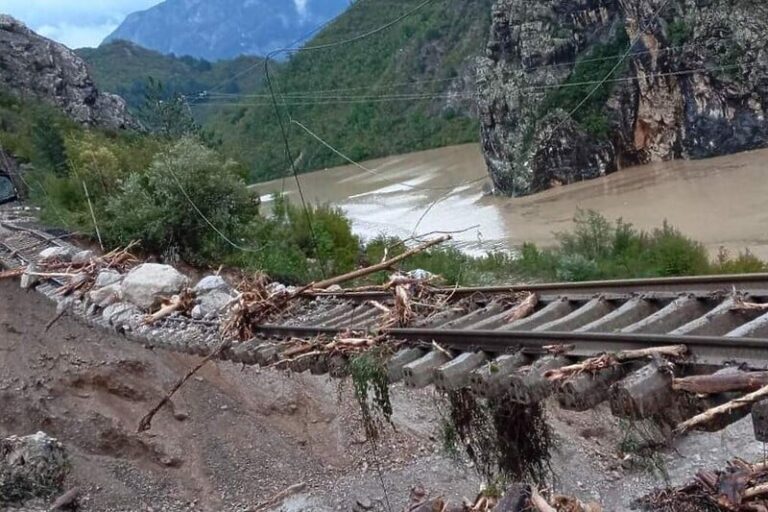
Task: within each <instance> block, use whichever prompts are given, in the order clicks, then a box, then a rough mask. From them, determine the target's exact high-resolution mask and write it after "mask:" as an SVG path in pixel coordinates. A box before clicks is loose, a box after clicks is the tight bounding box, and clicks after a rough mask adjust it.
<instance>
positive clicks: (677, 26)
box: [667, 19, 693, 47]
mask: <svg viewBox="0 0 768 512" xmlns="http://www.w3.org/2000/svg"><path fill="white" fill-rule="evenodd" d="M692 36H693V28H692V27H691V26H690V25H689V24H688V23H687V22H686V21H685V20H684V19H675V20H672V21H670V22H669V24H668V25H667V37H669V44H670V46H673V47H678V46H683V45H684V44H686V43H687V42H688V41H689V40H690V38H691V37H692Z"/></svg>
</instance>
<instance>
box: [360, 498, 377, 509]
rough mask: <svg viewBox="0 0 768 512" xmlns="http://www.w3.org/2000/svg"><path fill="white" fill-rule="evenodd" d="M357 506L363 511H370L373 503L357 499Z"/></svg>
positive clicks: (364, 499) (365, 499) (366, 499)
mask: <svg viewBox="0 0 768 512" xmlns="http://www.w3.org/2000/svg"><path fill="white" fill-rule="evenodd" d="M357 506H358V507H359V508H361V509H363V510H371V509H372V508H373V503H372V502H371V500H369V499H368V498H358V500H357Z"/></svg>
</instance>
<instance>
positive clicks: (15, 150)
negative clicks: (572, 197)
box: [0, 94, 766, 285]
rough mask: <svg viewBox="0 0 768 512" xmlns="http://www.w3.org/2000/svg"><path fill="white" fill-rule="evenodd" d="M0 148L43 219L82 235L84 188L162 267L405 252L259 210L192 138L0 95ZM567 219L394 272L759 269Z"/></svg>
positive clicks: (502, 278) (323, 270)
mask: <svg viewBox="0 0 768 512" xmlns="http://www.w3.org/2000/svg"><path fill="white" fill-rule="evenodd" d="M0 144H2V146H3V147H4V148H5V149H6V150H8V151H10V152H11V153H12V154H14V155H15V156H16V157H17V158H19V159H20V160H21V161H22V162H26V163H31V164H32V165H33V167H34V168H33V170H30V171H28V172H26V173H25V174H24V176H25V178H24V179H25V181H26V182H27V184H28V186H29V188H30V194H31V197H32V200H33V201H35V202H37V203H38V204H40V205H41V206H42V208H43V209H42V215H43V220H44V221H45V222H47V223H49V224H52V225H58V226H62V227H66V228H68V229H72V230H77V231H79V232H82V233H84V234H87V235H95V227H94V225H93V220H92V218H91V215H90V209H89V205H88V202H87V199H86V194H85V191H84V186H85V187H87V189H88V190H89V195H90V198H91V201H92V205H93V209H94V212H95V216H96V219H97V222H98V223H99V228H100V231H101V235H102V237H103V239H104V241H105V242H106V243H107V244H108V245H109V246H110V247H114V246H117V245H125V244H127V243H129V242H131V241H134V240H138V241H140V243H141V246H142V249H143V250H144V251H146V252H149V253H154V254H157V255H160V256H162V257H164V258H166V259H169V260H173V259H177V258H181V259H183V260H185V261H187V262H189V263H192V264H195V265H199V266H205V265H211V266H218V265H220V264H222V263H223V264H226V265H231V266H234V267H239V268H243V269H245V270H248V271H257V270H258V271H263V272H266V273H268V274H270V275H271V276H272V277H273V278H275V279H278V280H281V281H284V282H288V283H303V282H308V281H310V280H313V279H318V278H321V277H323V276H329V275H335V274H341V273H344V272H348V271H350V270H352V269H354V268H356V267H359V266H365V265H369V264H372V263H376V262H379V261H381V260H382V258H383V257H384V254H385V253H386V254H387V255H388V256H390V257H392V256H394V255H397V254H400V253H402V252H403V251H405V250H406V246H405V244H404V243H403V241H401V240H398V239H394V238H384V237H381V238H377V239H374V240H370V241H367V242H365V243H364V242H362V241H361V240H360V239H358V237H356V236H355V235H354V234H353V233H352V228H351V224H350V222H349V219H347V218H346V217H345V216H344V215H343V213H342V212H341V211H340V210H339V209H336V208H333V207H330V206H322V205H321V206H312V207H309V208H308V210H307V211H305V210H304V209H303V208H301V207H300V206H299V205H295V204H290V203H288V202H287V201H285V200H284V199H283V198H280V197H275V198H274V201H273V205H272V208H271V209H270V211H269V212H265V211H262V209H261V208H260V205H259V204H258V200H257V198H255V197H253V196H251V193H250V192H248V191H247V189H246V188H245V183H244V177H245V176H246V174H247V169H246V168H245V167H243V166H242V165H240V164H238V163H237V162H235V161H233V160H231V159H227V158H225V157H223V156H222V155H221V154H220V153H219V152H218V151H217V150H216V149H211V148H210V147H207V146H206V145H205V144H204V143H203V142H202V141H201V140H200V139H199V138H197V137H195V136H194V134H193V135H185V136H182V137H180V138H176V137H175V136H174V134H173V133H171V134H166V136H163V137H159V136H156V135H153V136H149V135H145V134H136V133H111V132H104V131H99V130H92V129H90V130H89V129H83V128H82V127H80V126H78V125H76V124H74V123H72V122H70V121H69V120H67V119H66V118H65V117H64V116H62V115H61V114H59V113H58V112H56V111H55V110H54V109H51V108H49V107H46V106H43V105H39V104H33V103H28V102H25V101H22V100H19V99H16V98H14V97H12V96H9V95H5V94H0ZM193 205H194V206H193ZM574 220H575V226H574V228H573V229H572V230H571V231H569V232H566V233H559V234H557V235H556V241H557V244H556V245H555V246H554V247H549V248H540V247H537V246H535V245H532V244H527V245H525V246H524V247H523V248H522V250H521V251H520V254H519V255H510V254H506V253H493V254H488V255H485V256H483V257H474V256H469V255H467V254H463V253H461V252H459V251H458V250H457V249H455V248H452V247H437V248H434V249H432V250H430V251H427V252H424V253H421V254H418V255H416V256H414V257H412V258H410V259H408V260H406V261H405V262H404V263H403V264H402V265H401V266H400V269H401V270H403V271H409V270H414V269H418V268H422V269H426V270H428V271H430V272H432V273H434V274H437V275H439V276H441V277H442V281H443V283H445V284H454V283H458V284H463V285H483V284H491V283H503V282H513V281H519V280H521V279H525V280H534V281H536V280H538V281H543V280H564V281H582V280H591V279H604V278H622V277H654V276H677V275H694V274H709V273H741V272H761V271H765V270H766V265H765V263H764V262H762V261H760V260H759V259H757V258H756V257H754V256H753V255H751V254H750V253H748V252H745V253H742V254H738V255H737V256H736V257H731V256H730V255H729V254H728V253H726V252H725V251H721V253H720V254H719V255H718V256H717V257H716V258H715V259H714V260H710V258H709V257H708V255H707V252H706V250H705V248H704V247H703V246H702V245H701V244H699V243H697V242H695V241H693V240H691V239H689V238H687V237H686V236H684V235H683V234H681V233H680V232H679V231H677V230H676V229H674V228H673V227H671V226H669V225H667V224H664V225H662V226H661V227H659V228H657V229H654V230H651V231H647V232H646V231H641V230H638V229H636V228H634V227H633V226H631V225H630V224H627V223H625V222H623V221H622V220H620V219H619V220H618V221H615V222H612V221H609V220H608V219H606V218H604V217H602V216H601V215H599V214H597V213H595V212H592V211H581V212H578V213H577V215H576V217H575V219H574ZM387 277H388V276H387V274H385V273H381V274H378V275H374V276H371V277H370V278H369V279H368V280H367V281H366V282H383V281H385V280H386V279H387ZM358 284H363V283H358Z"/></svg>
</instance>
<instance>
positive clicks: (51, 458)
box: [0, 432, 69, 510]
mask: <svg viewBox="0 0 768 512" xmlns="http://www.w3.org/2000/svg"><path fill="white" fill-rule="evenodd" d="M68 472H69V461H68V458H67V454H66V452H65V451H64V447H63V446H62V444H61V443H59V442H58V441H57V440H56V439H53V438H51V437H48V436H47V435H46V434H45V433H43V432H38V433H37V434H34V435H31V436H25V437H17V436H11V437H9V438H7V439H0V505H12V504H14V505H18V504H21V503H24V502H25V501H27V500H30V499H34V498H47V497H49V496H52V495H54V494H57V493H59V492H60V491H61V489H62V485H63V483H64V479H65V478H66V476H67V473H68ZM3 510H5V509H3Z"/></svg>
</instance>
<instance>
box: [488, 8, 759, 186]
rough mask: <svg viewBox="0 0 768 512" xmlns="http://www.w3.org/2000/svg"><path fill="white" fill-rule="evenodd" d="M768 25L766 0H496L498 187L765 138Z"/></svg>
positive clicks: (559, 180)
mask: <svg viewBox="0 0 768 512" xmlns="http://www.w3.org/2000/svg"><path fill="white" fill-rule="evenodd" d="M766 33H768V7H767V6H766V4H765V3H764V2H762V1H758V0H542V1H541V2H529V1H527V0H498V1H497V3H496V5H495V6H494V10H493V24H492V33H491V37H490V41H489V44H488V49H487V54H486V57H484V58H482V59H481V61H480V65H479V71H478V77H479V78H478V84H479V110H480V116H481V123H482V126H481V132H482V143H483V150H484V153H485V157H486V162H487V164H488V169H489V173H490V175H491V177H492V179H493V182H494V184H495V185H496V188H497V189H498V190H499V191H501V192H503V193H506V194H510V195H525V194H529V193H533V192H537V191H540V190H543V189H546V188H548V187H551V186H556V185H559V184H566V183H572V182H575V181H580V180H584V179H589V178H594V177H597V176H602V175H604V174H606V173H610V172H612V171H615V170H616V169H618V168H621V167H625V166H629V165H635V164H643V163H648V162H656V161H663V160H669V159H674V158H703V157H709V156H715V155H722V154H727V153H732V152H737V151H742V150H746V149H751V148H756V147H761V146H765V145H766V144H768V121H766V113H767V112H766V109H768V52H767V51H766V40H765V37H764V36H765V34H766ZM624 57H625V58H624Z"/></svg>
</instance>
